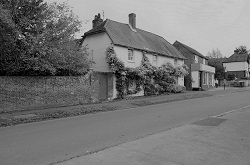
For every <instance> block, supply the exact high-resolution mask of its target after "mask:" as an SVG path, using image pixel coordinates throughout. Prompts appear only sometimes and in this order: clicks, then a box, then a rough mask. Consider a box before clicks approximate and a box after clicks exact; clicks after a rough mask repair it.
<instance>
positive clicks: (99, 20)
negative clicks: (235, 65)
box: [92, 13, 103, 29]
mask: <svg viewBox="0 0 250 165" xmlns="http://www.w3.org/2000/svg"><path fill="white" fill-rule="evenodd" d="M102 22H103V19H101V14H100V13H98V15H95V19H94V20H93V21H92V24H93V29H94V28H95V27H96V26H98V25H100V24H101V23H102Z"/></svg>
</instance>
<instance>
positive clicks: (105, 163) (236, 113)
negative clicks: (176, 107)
mask: <svg viewBox="0 0 250 165" xmlns="http://www.w3.org/2000/svg"><path fill="white" fill-rule="evenodd" d="M219 90H220V91H221V90H222V89H221V88H215V89H212V90H211V91H219ZM228 90H232V91H231V92H234V91H235V89H232V88H230V89H228ZM221 92H222V91H221ZM227 92H228V91H227ZM238 92H239V90H238ZM222 94H223V92H222ZM58 164H59V165H118V164H119V165H201V164H202V165H203V164H204V165H236V164H237V165H249V164H250V106H245V107H243V108H240V109H235V110H231V111H229V112H226V113H223V114H219V115H216V116H210V117H208V118H204V119H202V120H198V121H196V122H193V123H189V124H186V125H183V126H181V127H177V128H173V129H171V130H168V131H164V132H160V133H157V134H153V135H149V136H147V137H144V138H140V139H137V140H135V141H131V142H127V143H124V144H120V145H117V146H114V147H112V148H107V149H105V150H102V151H99V152H96V153H91V154H87V155H85V156H81V157H77V158H73V159H71V160H68V161H65V162H61V163H58Z"/></svg>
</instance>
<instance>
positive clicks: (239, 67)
mask: <svg viewBox="0 0 250 165" xmlns="http://www.w3.org/2000/svg"><path fill="white" fill-rule="evenodd" d="M223 67H224V68H225V69H226V71H227V74H228V75H234V76H235V78H237V79H242V78H245V77H249V72H250V54H247V53H246V54H238V53H236V52H234V54H233V55H231V56H230V57H229V58H228V59H226V60H225V61H224V62H223Z"/></svg>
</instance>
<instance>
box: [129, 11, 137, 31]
mask: <svg viewBox="0 0 250 165" xmlns="http://www.w3.org/2000/svg"><path fill="white" fill-rule="evenodd" d="M128 17H129V24H130V25H131V26H132V28H133V29H136V14H135V13H130V14H129V15H128Z"/></svg>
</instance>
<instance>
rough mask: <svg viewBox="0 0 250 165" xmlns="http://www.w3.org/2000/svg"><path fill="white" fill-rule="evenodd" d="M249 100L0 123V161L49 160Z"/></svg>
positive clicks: (243, 95) (238, 96)
mask: <svg viewBox="0 0 250 165" xmlns="http://www.w3.org/2000/svg"><path fill="white" fill-rule="evenodd" d="M249 104H250V92H248V91H245V92H239V93H231V94H225V95H217V96H212V97H205V98H199V99H193V100H184V101H178V102H172V103H166V104H158V105H153V106H147V107H140V108H133V109H126V110H119V111H112V112H103V113H97V114H90V115H85V116H78V117H71V118H65V119H57V120H51V121H44V122H37V123H30V124H24V125H18V126H14V127H5V128H0V164H1V165H17V164H18V165H37V164H38V165H40V164H43V165H44V164H52V163H56V162H60V161H62V160H67V159H70V158H73V157H76V156H79V155H84V154H87V153H89V152H94V151H98V150H102V149H105V148H107V147H112V146H115V145H117V144H120V143H124V142H128V141H132V140H135V139H138V138H141V137H145V136H147V135H150V134H154V133H158V132H161V131H166V130H169V129H171V128H175V127H178V126H182V125H185V124H187V123H191V122H194V121H197V120H199V119H202V118H206V117H208V116H213V115H218V114H221V113H223V112H227V111H230V110H234V109H238V108H241V107H244V106H247V105H249Z"/></svg>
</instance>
